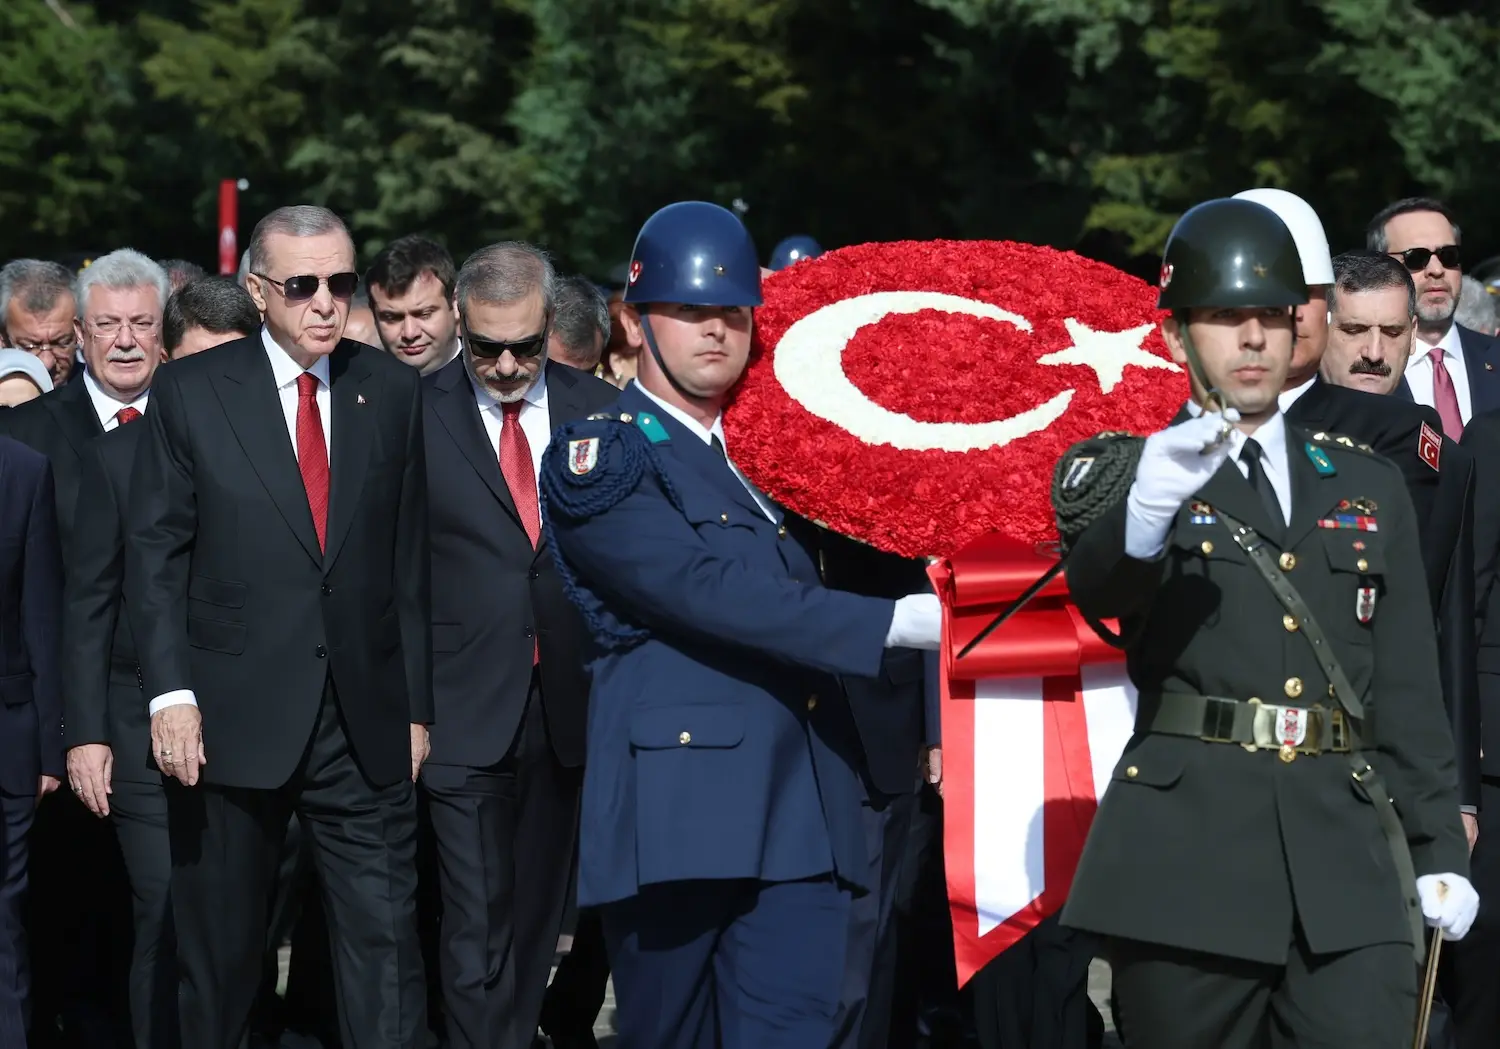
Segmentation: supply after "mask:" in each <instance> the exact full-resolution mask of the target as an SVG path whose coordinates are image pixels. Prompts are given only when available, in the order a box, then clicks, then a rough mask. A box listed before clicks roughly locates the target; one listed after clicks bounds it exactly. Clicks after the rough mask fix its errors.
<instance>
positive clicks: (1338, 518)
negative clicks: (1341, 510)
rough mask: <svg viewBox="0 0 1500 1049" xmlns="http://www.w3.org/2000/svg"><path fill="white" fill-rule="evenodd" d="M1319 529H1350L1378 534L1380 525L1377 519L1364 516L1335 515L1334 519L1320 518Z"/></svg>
mask: <svg viewBox="0 0 1500 1049" xmlns="http://www.w3.org/2000/svg"><path fill="white" fill-rule="evenodd" d="M1318 527H1319V528H1350V529H1353V530H1354V531H1356V532H1378V531H1380V525H1379V524H1377V523H1376V521H1375V518H1373V517H1370V516H1368V515H1364V514H1334V515H1333V516H1332V517H1320V518H1319V519H1318Z"/></svg>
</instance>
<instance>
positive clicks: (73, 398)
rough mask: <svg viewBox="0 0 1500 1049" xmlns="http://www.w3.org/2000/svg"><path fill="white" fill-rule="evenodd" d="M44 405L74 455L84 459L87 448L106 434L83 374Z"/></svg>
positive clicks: (44, 401) (46, 399) (46, 400)
mask: <svg viewBox="0 0 1500 1049" xmlns="http://www.w3.org/2000/svg"><path fill="white" fill-rule="evenodd" d="M42 403H43V404H45V405H46V406H47V409H48V411H50V412H51V413H52V417H53V419H55V420H56V422H57V427H58V429H60V430H61V431H62V432H63V436H64V437H65V438H67V441H68V444H69V445H71V446H72V448H73V452H74V454H75V455H78V456H79V457H80V458H81V457H82V456H83V450H84V448H86V447H87V446H88V445H89V443H90V442H91V441H93V440H94V438H96V437H98V436H99V435H100V434H102V433H103V432H104V427H102V426H100V425H99V414H98V413H97V412H96V411H94V402H93V400H92V399H91V398H90V397H89V391H88V387H87V386H85V385H84V381H83V376H82V375H80V376H78V378H77V379H75V380H74V381H72V382H70V383H68V384H67V385H66V386H64V387H63V388H62V389H61V390H59V391H58V392H57V395H56V396H54V397H47V398H45V399H43V401H42ZM121 407H123V405H122V406H121Z"/></svg>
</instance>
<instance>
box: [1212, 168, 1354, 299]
mask: <svg viewBox="0 0 1500 1049" xmlns="http://www.w3.org/2000/svg"><path fill="white" fill-rule="evenodd" d="M1235 197H1236V198H1238V199H1239V200H1248V201H1251V202H1252V203H1255V204H1260V205H1262V206H1263V207H1267V208H1270V209H1271V210H1272V211H1274V212H1276V215H1277V217H1278V218H1280V219H1281V221H1282V222H1284V223H1286V228H1287V229H1289V230H1291V231H1292V239H1293V240H1294V241H1296V242H1297V254H1298V255H1300V256H1301V257H1302V279H1303V280H1305V281H1306V282H1307V284H1308V287H1314V286H1316V285H1319V284H1332V283H1333V258H1332V257H1331V256H1330V254H1329V252H1328V236H1327V234H1325V233H1324V232H1323V223H1322V221H1321V220H1320V219H1319V218H1318V213H1317V212H1316V211H1314V210H1313V209H1312V205H1311V204H1309V203H1308V202H1307V201H1305V200H1303V199H1302V198H1301V197H1299V196H1297V194H1295V193H1288V192H1287V191H1286V190H1284V189H1247V190H1245V191H1244V192H1243V193H1236V194H1235Z"/></svg>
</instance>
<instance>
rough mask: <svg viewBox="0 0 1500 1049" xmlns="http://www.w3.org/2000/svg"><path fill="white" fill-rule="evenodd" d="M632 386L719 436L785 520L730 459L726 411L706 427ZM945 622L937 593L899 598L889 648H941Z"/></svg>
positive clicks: (700, 433)
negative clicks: (735, 461) (725, 425)
mask: <svg viewBox="0 0 1500 1049" xmlns="http://www.w3.org/2000/svg"><path fill="white" fill-rule="evenodd" d="M631 385H633V386H634V387H635V388H636V389H637V390H639V391H640V392H641V393H643V394H645V395H646V396H647V397H649V398H650V399H651V400H652V401H654V402H655V403H656V405H657V407H659V408H660V409H661V410H662V411H664V412H666V413H667V414H668V415H670V416H671V417H672V418H674V419H676V420H677V421H678V422H680V423H682V425H684V426H686V427H687V428H688V432H689V433H691V434H692V435H693V436H694V437H697V438H698V439H699V440H700V441H702V442H703V443H704V444H710V445H711V444H713V443H714V438H715V437H717V438H718V439H719V443H720V444H723V445H724V461H725V462H727V463H728V464H729V468H730V469H731V470H733V471H734V476H735V477H737V478H739V482H740V484H742V485H744V486H745V490H746V491H747V492H749V493H750V497H751V498H752V499H754V500H755V505H756V506H758V507H760V512H761V513H763V514H765V515H766V517H767V518H768V519H769V520H771V521H772V522H774V523H777V524H779V523H780V522H781V512H780V511H779V510H777V508H776V504H775V503H773V502H772V501H771V500H770V499H768V498H767V497H766V495H765V493H763V492H762V491H761V490H760V489H759V488H757V487H755V485H753V484H751V483H750V479H749V478H748V477H746V476H745V475H744V474H742V473H740V468H739V467H738V466H735V465H734V460H733V459H731V458H729V446H728V445H727V444H725V443H724V416H723V413H720V414H719V415H718V416H717V417H716V418H715V419H714V424H713V425H712V426H710V427H709V428H708V429H704V428H703V424H702V423H700V422H699V421H698V420H697V419H694V418H693V417H692V416H691V415H689V414H688V413H687V412H685V411H683V410H682V409H681V408H678V407H677V406H676V405H674V404H668V403H667V402H666V401H664V400H662V399H661V398H660V397H658V396H656V394H654V393H652V392H651V391H650V390H648V389H646V388H645V387H644V386H642V385H641V384H640V383H638V382H636V381H635V380H634V379H632V380H631ZM941 622H942V618H941V609H940V607H939V605H938V602H937V597H936V595H934V594H915V595H909V596H907V597H903V598H898V599H897V600H896V602H895V608H894V609H893V610H892V612H891V624H890V626H889V627H888V628H887V629H886V632H885V647H886V648H896V647H898V646H903V647H912V648H930V649H935V648H937V641H936V638H937V637H938V631H939V629H940V627H941ZM927 642H931V643H930V644H929V643H927Z"/></svg>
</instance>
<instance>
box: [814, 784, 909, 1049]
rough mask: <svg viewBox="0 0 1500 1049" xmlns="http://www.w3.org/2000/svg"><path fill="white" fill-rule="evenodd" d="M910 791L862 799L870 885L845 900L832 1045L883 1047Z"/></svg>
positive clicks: (888, 1029) (888, 1020)
mask: <svg viewBox="0 0 1500 1049" xmlns="http://www.w3.org/2000/svg"><path fill="white" fill-rule="evenodd" d="M912 786H913V790H912V793H910V794H898V795H896V796H894V797H891V796H888V795H876V796H875V797H874V798H873V799H872V800H867V801H866V802H865V803H864V809H863V813H862V815H863V817H864V824H865V854H866V856H867V857H868V860H869V867H868V870H867V872H866V873H867V880H866V884H868V885H871V886H873V887H874V888H873V889H872V890H871V891H870V892H867V893H865V894H863V895H861V896H856V897H854V898H853V899H852V900H851V901H850V904H849V939H848V942H847V945H846V948H845V950H846V955H845V960H844V985H843V989H842V991H841V992H840V995H839V1010H838V1016H837V1019H836V1020H835V1027H834V1037H833V1041H832V1042H831V1043H830V1044H831V1045H832V1047H833V1049H887V1046H889V1045H890V1044H891V1009H892V1003H893V995H894V992H895V983H896V957H897V939H898V936H897V925H898V923H897V920H896V910H897V901H898V897H899V896H900V895H901V889H902V887H903V882H904V881H905V878H904V867H905V864H906V861H907V859H908V857H909V855H910V852H911V850H910V849H909V848H908V839H909V837H910V832H911V824H912V816H913V814H914V812H915V810H916V807H917V794H916V784H915V783H913V785H912Z"/></svg>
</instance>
